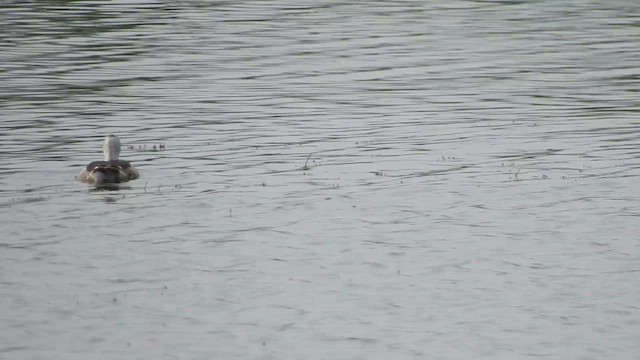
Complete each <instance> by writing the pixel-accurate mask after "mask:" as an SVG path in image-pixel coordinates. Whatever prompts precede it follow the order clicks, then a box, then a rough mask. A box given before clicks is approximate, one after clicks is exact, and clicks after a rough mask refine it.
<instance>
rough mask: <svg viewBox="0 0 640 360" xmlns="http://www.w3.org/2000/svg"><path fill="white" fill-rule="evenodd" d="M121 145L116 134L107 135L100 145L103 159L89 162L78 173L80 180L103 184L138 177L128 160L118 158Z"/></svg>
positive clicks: (121, 181) (136, 171)
mask: <svg viewBox="0 0 640 360" xmlns="http://www.w3.org/2000/svg"><path fill="white" fill-rule="evenodd" d="M121 146H122V145H121V143H120V139H118V137H117V136H115V135H107V136H106V137H105V138H104V142H103V145H102V153H103V154H104V160H98V161H93V162H91V163H89V165H87V167H86V168H85V169H84V170H82V172H81V173H80V181H82V182H85V183H89V184H96V185H104V184H113V183H123V182H127V181H129V180H135V179H138V178H139V177H140V174H139V173H138V170H136V168H134V167H133V165H131V163H129V162H128V161H125V160H120V159H118V156H119V155H120V147H121Z"/></svg>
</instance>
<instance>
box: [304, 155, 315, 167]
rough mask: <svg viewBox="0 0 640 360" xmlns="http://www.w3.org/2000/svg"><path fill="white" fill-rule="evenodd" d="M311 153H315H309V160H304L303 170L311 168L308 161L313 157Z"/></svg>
mask: <svg viewBox="0 0 640 360" xmlns="http://www.w3.org/2000/svg"><path fill="white" fill-rule="evenodd" d="M311 154H313V153H309V156H307V160H306V161H305V162H304V166H303V167H302V170H309V167H308V166H307V163H308V162H309V158H311Z"/></svg>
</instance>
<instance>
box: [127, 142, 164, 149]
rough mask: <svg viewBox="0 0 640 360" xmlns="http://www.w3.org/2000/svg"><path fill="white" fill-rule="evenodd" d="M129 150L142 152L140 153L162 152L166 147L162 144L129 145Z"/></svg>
mask: <svg viewBox="0 0 640 360" xmlns="http://www.w3.org/2000/svg"><path fill="white" fill-rule="evenodd" d="M127 149H129V150H142V151H164V150H165V149H166V145H165V144H164V143H158V144H151V145H147V144H142V145H137V146H136V145H129V146H127Z"/></svg>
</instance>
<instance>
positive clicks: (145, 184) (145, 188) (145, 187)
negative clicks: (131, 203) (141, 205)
mask: <svg viewBox="0 0 640 360" xmlns="http://www.w3.org/2000/svg"><path fill="white" fill-rule="evenodd" d="M147 183H148V181H145V182H144V192H147Z"/></svg>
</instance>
